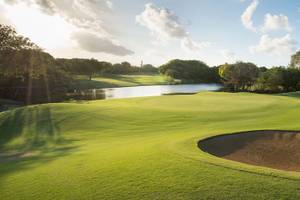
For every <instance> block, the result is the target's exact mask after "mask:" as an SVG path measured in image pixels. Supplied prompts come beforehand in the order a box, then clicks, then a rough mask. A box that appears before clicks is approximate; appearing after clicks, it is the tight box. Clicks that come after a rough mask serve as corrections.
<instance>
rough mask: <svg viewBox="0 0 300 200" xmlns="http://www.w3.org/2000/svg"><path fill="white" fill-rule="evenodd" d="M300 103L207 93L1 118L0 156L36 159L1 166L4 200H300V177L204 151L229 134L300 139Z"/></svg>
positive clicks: (41, 108)
mask: <svg viewBox="0 0 300 200" xmlns="http://www.w3.org/2000/svg"><path fill="white" fill-rule="evenodd" d="M298 97H299V94H293V95H289V96H280V95H257V94H248V93H240V94H229V93H213V92H207V93H201V94H197V95H190V96H187V95H184V96H180V95H179V96H176V95H175V96H161V97H150V98H135V99H122V100H104V101H92V102H85V103H59V104H47V105H37V106H30V107H27V108H18V109H15V110H12V111H7V112H3V113H0V130H1V131H0V139H1V140H0V147H1V151H18V152H22V151H23V152H24V151H26V152H32V155H31V156H29V157H24V158H21V157H20V156H19V157H18V158H15V159H14V160H12V161H9V162H2V163H0V197H1V198H0V199H1V200H6V199H30V200H33V199H43V200H47V199H51V200H52V199H67V200H69V199H72V200H76V199H188V200H190V199H230V200H231V199H300V173H296V172H284V171H279V170H273V169H268V168H263V167H255V166H250V165H246V164H241V163H236V162H233V161H227V160H223V159H220V158H216V157H213V156H211V155H208V154H206V153H204V152H201V151H200V150H199V149H198V147H197V142H198V141H199V140H200V139H203V138H206V137H209V136H213V135H218V134H223V133H231V132H238V131H248V130H259V129H288V130H299V129H300V118H299V116H300V100H299V99H298ZM2 157H3V156H2ZM2 160H3V158H2Z"/></svg>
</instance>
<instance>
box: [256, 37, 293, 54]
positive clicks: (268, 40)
mask: <svg viewBox="0 0 300 200" xmlns="http://www.w3.org/2000/svg"><path fill="white" fill-rule="evenodd" d="M296 44H297V42H296V41H295V40H293V39H292V37H291V36H290V34H287V35H285V36H284V37H281V38H272V37H270V36H269V35H266V34H265V35H263V36H262V37H261V39H260V42H259V44H258V45H256V46H252V47H250V52H251V53H268V54H273V55H276V56H281V55H286V54H290V53H292V52H294V51H295V45H296Z"/></svg>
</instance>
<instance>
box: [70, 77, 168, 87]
mask: <svg viewBox="0 0 300 200" xmlns="http://www.w3.org/2000/svg"><path fill="white" fill-rule="evenodd" d="M167 83H168V82H167V80H166V78H165V77H164V76H162V75H114V76H109V77H94V78H92V80H89V79H88V77H84V76H79V77H78V79H77V81H76V82H75V85H74V87H75V88H81V89H91V88H93V89H94V88H97V89H101V88H112V87H130V86H139V85H162V84H167Z"/></svg>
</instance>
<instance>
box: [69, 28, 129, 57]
mask: <svg viewBox="0 0 300 200" xmlns="http://www.w3.org/2000/svg"><path fill="white" fill-rule="evenodd" d="M73 38H74V39H75V40H76V41H77V42H78V45H79V46H80V47H81V48H82V49H84V50H86V51H89V52H95V53H97V52H104V53H109V54H113V55H118V56H127V55H132V54H134V52H133V51H131V50H129V49H127V48H125V47H123V46H121V45H118V44H116V43H114V42H112V41H111V40H109V39H107V38H105V37H99V36H97V35H95V34H93V33H88V32H76V33H74V34H73Z"/></svg>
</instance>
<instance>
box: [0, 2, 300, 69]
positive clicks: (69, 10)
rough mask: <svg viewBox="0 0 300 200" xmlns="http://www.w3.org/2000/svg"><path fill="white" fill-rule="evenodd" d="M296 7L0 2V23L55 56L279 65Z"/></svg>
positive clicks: (286, 56) (291, 39)
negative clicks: (12, 28)
mask: <svg viewBox="0 0 300 200" xmlns="http://www.w3.org/2000/svg"><path fill="white" fill-rule="evenodd" d="M228 7H230V8H231V12H228V10H227V8H228ZM299 7H300V3H297V2H296V1H294V0H293V1H289V2H288V3H286V1H284V0H279V1H276V3H274V2H273V3H272V1H271V0H265V1H262V0H226V1H222V2H218V4H216V3H214V1H196V0H192V1H189V3H188V4H187V3H184V2H179V1H172V2H170V1H168V0H164V1H158V0H155V1H144V0H142V1H137V0H134V1H130V2H129V1H122V2H117V1H115V0H99V1H93V0H90V1H86V2H82V1H78V0H63V1H58V0H52V1H50V0H46V1H38V0H25V1H20V0H0V11H1V13H0V23H4V24H7V25H10V26H13V27H14V28H15V29H16V31H17V32H18V33H20V34H22V35H24V36H26V37H29V38H30V39H31V40H32V41H33V42H34V43H36V44H37V45H39V46H40V47H41V48H43V49H44V50H45V51H47V52H49V53H50V54H52V55H53V56H54V57H57V58H62V57H64V58H76V57H78V58H95V59H98V60H103V61H108V62H112V63H120V62H123V61H128V62H130V63H132V64H133V65H136V66H139V65H140V63H141V61H143V62H144V63H149V64H153V65H155V66H160V65H162V64H164V63H167V62H168V61H169V60H172V59H174V58H176V59H184V60H201V61H203V62H205V63H207V64H208V65H209V66H218V65H221V64H224V63H234V62H236V61H245V62H252V63H255V64H257V65H259V66H267V67H270V66H287V65H288V64H289V62H290V57H291V55H292V54H293V53H295V52H296V51H297V50H298V49H299V44H298V41H297V40H296V38H297V37H298V36H299V34H300V32H299V30H298V28H297V27H298V26H299V25H300V11H299ZM78 9H80V12H78ZM216 12H217V13H218V15H215V13H216ZM220 33H221V34H220ZM45 38H46V39H45ZM224 38H226V40H224Z"/></svg>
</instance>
